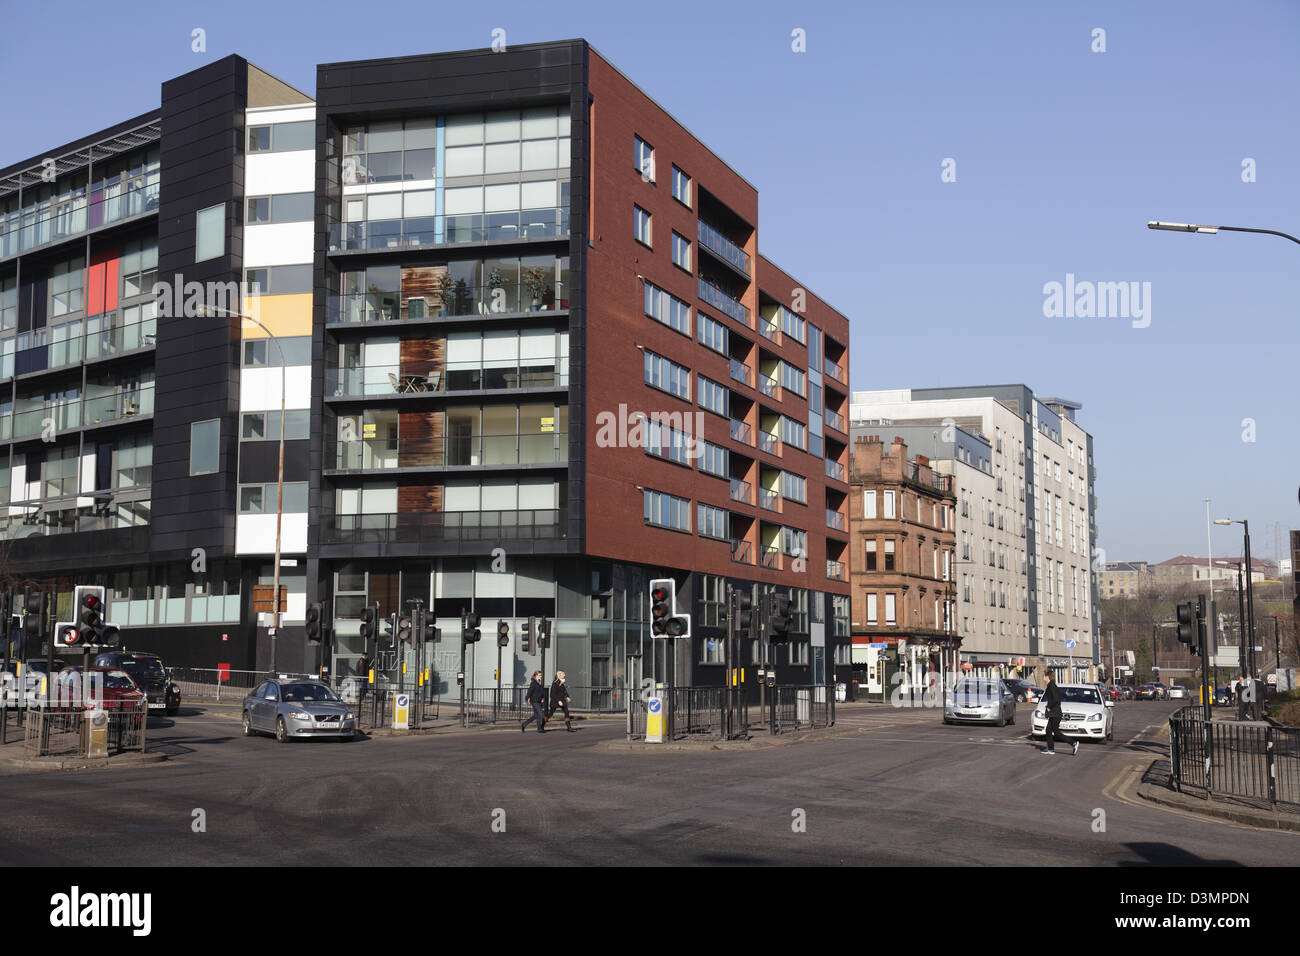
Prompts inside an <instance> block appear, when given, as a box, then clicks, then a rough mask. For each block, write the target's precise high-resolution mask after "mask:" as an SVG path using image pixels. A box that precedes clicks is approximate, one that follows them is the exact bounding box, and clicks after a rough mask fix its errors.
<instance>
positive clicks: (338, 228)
mask: <svg viewBox="0 0 1300 956" xmlns="http://www.w3.org/2000/svg"><path fill="white" fill-rule="evenodd" d="M568 234H569V210H568V209H567V208H563V207H555V208H552V209H518V210H514V211H510V212H490V213H476V214H474V215H468V216H426V217H422V218H419V219H372V220H368V221H365V222H332V223H330V224H329V251H330V252H358V251H376V250H384V249H420V248H425V247H428V246H444V245H456V244H458V243H467V242H493V241H498V240H511V239H562V238H565V237H567V236H568Z"/></svg>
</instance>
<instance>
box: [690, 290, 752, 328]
mask: <svg viewBox="0 0 1300 956" xmlns="http://www.w3.org/2000/svg"><path fill="white" fill-rule="evenodd" d="M700 298H701V299H703V300H704V301H705V302H707V303H709V305H711V306H713V307H714V308H715V309H720V310H721V311H723V312H725V313H726V314H727V315H729V316H731V317H732V318H733V319H735V320H736V321H737V322H739V323H740V324H741V325H744V326H748V325H749V309H747V308H745V307H744V306H743V305H741V304H740V303H739V302H738V301H736V300H735V299H733V298H732V297H731V296H729V295H727V293H725V292H723V291H722V290H721V289H720V288H718V287H717V286H716V285H714V284H713V283H712V282H709V281H707V280H705V279H700Z"/></svg>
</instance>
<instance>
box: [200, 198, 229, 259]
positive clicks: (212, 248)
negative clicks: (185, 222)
mask: <svg viewBox="0 0 1300 956" xmlns="http://www.w3.org/2000/svg"><path fill="white" fill-rule="evenodd" d="M225 251H226V205H225V203H221V204H219V205H216V206H209V207H208V208H207V209H200V210H199V211H198V213H197V214H196V215H195V216H194V261H195V262H204V261H206V260H208V259H216V258H218V257H219V256H222V255H224V254H225Z"/></svg>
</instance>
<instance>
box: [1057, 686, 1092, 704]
mask: <svg viewBox="0 0 1300 956" xmlns="http://www.w3.org/2000/svg"><path fill="white" fill-rule="evenodd" d="M1061 701H1062V703H1066V704H1100V703H1101V695H1100V694H1098V693H1097V688H1095V687H1062V688H1061Z"/></svg>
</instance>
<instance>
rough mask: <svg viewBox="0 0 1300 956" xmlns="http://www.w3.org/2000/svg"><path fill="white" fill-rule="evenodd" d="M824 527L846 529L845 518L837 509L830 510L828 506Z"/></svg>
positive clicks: (846, 522)
mask: <svg viewBox="0 0 1300 956" xmlns="http://www.w3.org/2000/svg"><path fill="white" fill-rule="evenodd" d="M826 527H828V528H835V529H836V530H838V531H845V530H847V529H848V521H847V520H846V519H845V517H844V515H842V514H840V513H839V512H838V511H832V510H831V509H830V508H827V509H826Z"/></svg>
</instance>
